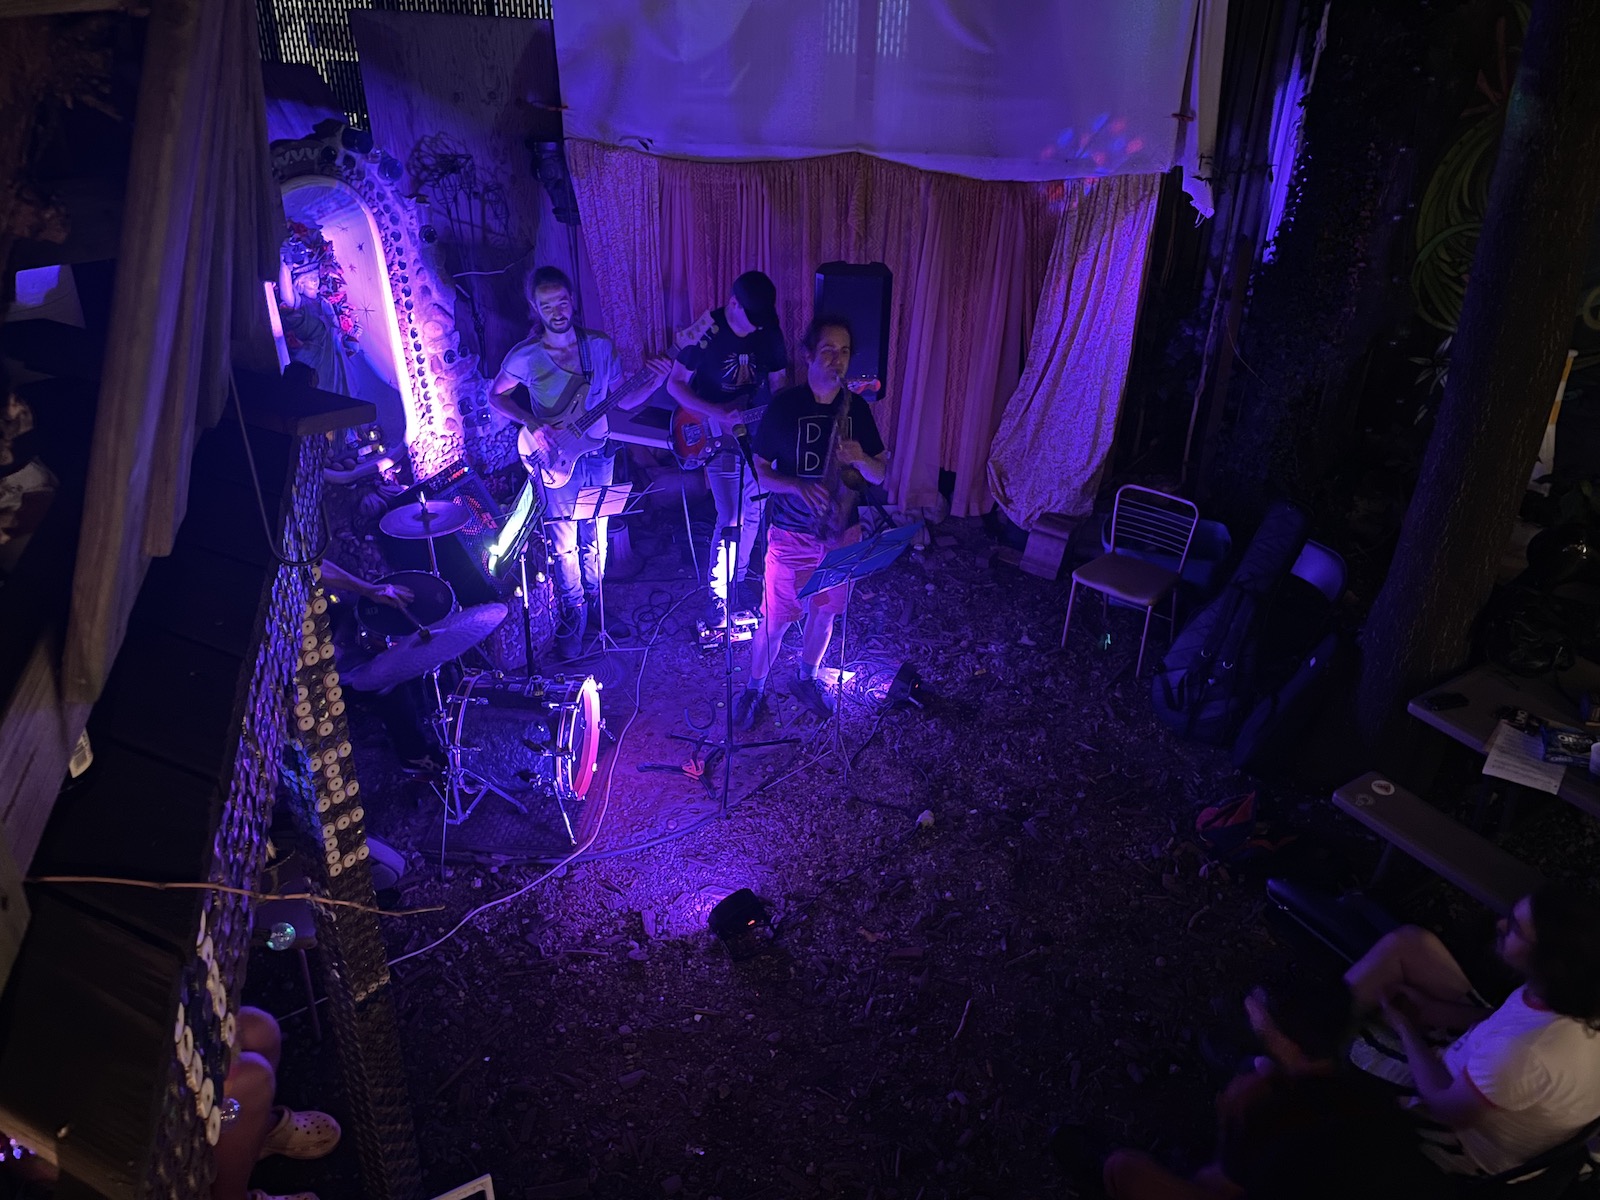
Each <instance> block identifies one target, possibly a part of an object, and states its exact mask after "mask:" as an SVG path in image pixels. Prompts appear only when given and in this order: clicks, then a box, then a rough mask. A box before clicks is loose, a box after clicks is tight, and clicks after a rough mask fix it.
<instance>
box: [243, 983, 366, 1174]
mask: <svg viewBox="0 0 1600 1200" xmlns="http://www.w3.org/2000/svg"><path fill="white" fill-rule="evenodd" d="M282 1045H283V1038H282V1035H281V1034H280V1033H279V1032H278V1022H277V1021H275V1020H274V1019H273V1018H272V1016H271V1015H270V1014H269V1013H266V1012H263V1011H262V1010H261V1009H259V1008H241V1009H240V1010H239V1031H238V1034H237V1035H236V1039H235V1042H234V1060H233V1065H232V1067H231V1068H230V1069H229V1071H228V1079H227V1082H226V1083H225V1084H224V1085H223V1089H222V1094H223V1097H224V1105H225V1106H226V1107H225V1108H224V1110H223V1111H224V1112H227V1111H228V1110H230V1109H233V1115H232V1117H231V1118H229V1119H227V1120H225V1121H224V1122H223V1126H222V1135H221V1136H220V1137H219V1138H218V1139H217V1148H216V1166H217V1174H216V1179H215V1181H214V1182H213V1184H212V1187H211V1196H212V1200H317V1198H316V1196H315V1195H313V1194H312V1193H310V1192H297V1193H295V1194H294V1195H292V1196H286V1197H276V1196H268V1195H267V1194H266V1193H265V1192H262V1191H260V1190H251V1189H250V1172H251V1171H253V1170H254V1169H255V1165H256V1163H257V1162H259V1161H260V1160H261V1159H263V1158H266V1157H268V1156H269V1155H273V1154H282V1155H285V1156H286V1157H289V1158H321V1157H322V1156H323V1155H325V1154H329V1153H331V1152H332V1150H333V1148H334V1147H335V1146H337V1145H338V1144H339V1134H340V1129H339V1123H338V1122H337V1121H335V1120H334V1119H333V1118H332V1117H330V1116H329V1115H328V1114H327V1113H323V1112H310V1111H307V1112H296V1111H295V1110H293V1109H290V1108H284V1107H283V1106H282V1105H277V1104H274V1099H275V1096H274V1093H275V1092H276V1090H277V1080H278V1055H279V1052H280V1050H281V1049H282ZM229 1101H235V1102H237V1105H238V1107H237V1108H236V1109H235V1108H234V1105H233V1104H230V1103H228V1102H229Z"/></svg>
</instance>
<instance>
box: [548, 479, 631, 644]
mask: <svg viewBox="0 0 1600 1200" xmlns="http://www.w3.org/2000/svg"><path fill="white" fill-rule="evenodd" d="M633 498H634V496H633V484H631V483H594V484H584V485H583V486H582V487H580V488H579V489H578V495H577V498H576V499H575V500H574V501H573V502H572V516H570V517H567V518H563V519H564V520H570V521H596V520H599V519H601V518H607V519H609V518H611V517H631V516H633V515H634V514H635V513H637V512H639V511H640V509H639V506H637V505H635V506H634V507H633V508H629V507H628V501H629V500H630V499H633ZM609 532H610V531H609V529H604V530H598V529H597V530H596V531H595V533H596V541H597V545H598V553H599V555H600V579H599V582H598V583H597V584H596V585H595V599H596V601H597V602H598V604H599V608H600V632H599V634H598V635H597V636H596V637H595V643H596V645H598V646H599V647H600V651H601V653H609V652H610V651H611V650H614V649H615V650H622V649H626V647H624V646H620V645H618V644H617V642H616V641H615V640H614V639H613V638H612V637H611V635H610V634H609V633H607V632H606V569H605V558H606V534H607V533H609ZM578 571H579V573H580V575H581V574H582V571H583V562H582V557H581V554H580V558H579V563H578Z"/></svg>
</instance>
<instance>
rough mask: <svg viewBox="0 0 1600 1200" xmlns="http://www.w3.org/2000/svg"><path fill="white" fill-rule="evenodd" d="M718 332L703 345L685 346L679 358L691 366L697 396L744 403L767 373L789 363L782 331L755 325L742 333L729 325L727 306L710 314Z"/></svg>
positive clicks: (691, 386)
mask: <svg viewBox="0 0 1600 1200" xmlns="http://www.w3.org/2000/svg"><path fill="white" fill-rule="evenodd" d="M711 317H712V320H714V321H715V322H716V323H717V331H716V333H714V334H712V335H711V338H710V339H709V340H708V341H707V342H706V344H705V345H704V346H703V347H702V346H700V345H698V344H696V345H693V346H686V347H684V348H683V350H681V351H679V353H678V361H679V362H680V363H682V364H683V365H684V366H686V367H688V368H689V371H690V372H691V374H690V379H689V386H690V388H691V389H692V390H693V391H694V394H695V395H696V396H699V397H700V398H701V399H702V400H709V401H711V402H713V403H716V404H724V405H732V404H743V403H745V402H746V401H747V400H749V399H750V397H751V396H752V395H754V394H755V392H756V389H757V388H759V387H761V386H762V385H763V384H765V383H766V382H767V376H768V375H770V374H772V372H774V371H782V370H784V369H786V368H787V367H788V365H789V354H788V350H787V349H786V348H785V346H784V344H783V335H782V334H781V333H779V332H778V331H777V330H776V329H771V328H768V329H755V330H752V331H751V332H750V334H749V336H747V337H740V336H739V335H738V334H736V333H734V332H733V330H731V329H729V328H728V313H727V310H726V309H722V308H719V309H716V310H715V311H713V312H712V314H711Z"/></svg>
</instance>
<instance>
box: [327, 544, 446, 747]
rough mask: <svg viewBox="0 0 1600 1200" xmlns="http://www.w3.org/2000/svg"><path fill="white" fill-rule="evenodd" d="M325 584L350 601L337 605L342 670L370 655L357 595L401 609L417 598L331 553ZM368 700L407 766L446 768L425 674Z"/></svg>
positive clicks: (335, 621) (336, 632)
mask: <svg viewBox="0 0 1600 1200" xmlns="http://www.w3.org/2000/svg"><path fill="white" fill-rule="evenodd" d="M322 585H323V587H325V588H326V589H327V590H329V591H330V592H333V593H334V594H335V595H336V596H337V597H338V598H339V599H340V600H343V601H344V602H345V603H343V604H339V605H337V606H334V607H333V608H332V612H333V629H334V646H335V648H336V651H337V653H338V661H339V668H340V670H342V671H348V670H349V669H350V668H351V667H353V666H355V665H356V663H357V662H359V661H361V660H362V659H363V658H365V657H367V651H366V648H365V647H363V646H362V645H361V642H360V638H359V636H358V634H357V631H356V628H355V619H354V612H355V602H356V601H357V600H362V599H365V600H370V601H372V602H373V603H374V604H382V605H385V606H387V607H389V608H395V609H399V610H401V611H402V612H403V611H405V608H406V606H407V605H408V604H411V603H412V602H413V601H415V600H416V595H415V594H414V593H413V592H412V590H411V589H410V588H408V587H406V586H404V585H403V584H395V583H373V582H371V581H369V580H366V579H363V578H361V577H360V576H359V575H355V574H352V573H351V572H349V571H347V570H345V569H344V568H343V567H341V566H340V565H339V564H338V563H336V562H334V561H333V560H332V559H331V558H325V559H323V560H322ZM345 614H348V615H345ZM367 699H368V700H370V702H371V704H372V706H373V708H374V710H376V712H377V714H378V718H379V720H381V721H382V722H383V728H384V731H385V732H386V733H387V734H388V735H389V742H390V744H391V745H393V747H394V751H395V754H396V755H397V756H398V757H399V759H400V763H401V765H402V766H404V767H405V768H406V769H407V770H408V771H420V772H426V773H432V772H435V771H438V770H441V769H442V768H443V765H444V753H443V751H442V750H440V749H439V746H438V743H437V741H436V739H435V738H434V735H433V733H432V731H431V730H430V729H429V726H428V721H427V718H426V714H427V713H428V712H429V711H430V706H429V704H428V700H427V696H426V692H425V689H424V687H423V684H422V681H421V680H420V679H413V680H410V681H409V682H407V683H402V684H400V685H399V686H398V687H395V688H393V689H391V690H390V691H388V692H386V693H385V692H379V693H373V694H371V695H370V696H368V697H367Z"/></svg>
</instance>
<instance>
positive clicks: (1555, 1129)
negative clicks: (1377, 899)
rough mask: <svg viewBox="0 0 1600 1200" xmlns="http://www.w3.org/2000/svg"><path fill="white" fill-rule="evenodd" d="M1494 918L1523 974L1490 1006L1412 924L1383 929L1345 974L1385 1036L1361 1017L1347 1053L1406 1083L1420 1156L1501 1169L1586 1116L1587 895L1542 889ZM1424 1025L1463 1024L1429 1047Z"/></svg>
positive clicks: (1593, 1061) (1594, 956) (1599, 1067)
mask: <svg viewBox="0 0 1600 1200" xmlns="http://www.w3.org/2000/svg"><path fill="white" fill-rule="evenodd" d="M1497 928H1498V936H1497V939H1496V949H1497V950H1498V952H1499V955H1500V958H1501V959H1502V960H1503V961H1504V962H1505V964H1506V965H1507V966H1509V967H1510V968H1511V969H1512V970H1513V971H1515V972H1516V973H1517V974H1519V975H1521V976H1522V977H1523V978H1524V979H1525V980H1526V982H1525V983H1523V985H1522V986H1521V987H1519V988H1517V989H1516V990H1515V991H1514V992H1512V993H1511V995H1510V996H1509V997H1508V998H1507V999H1506V1002H1505V1003H1504V1004H1502V1005H1501V1006H1500V1007H1499V1008H1497V1009H1494V1010H1493V1011H1490V1010H1488V1009H1485V1008H1483V1007H1482V1006H1481V1005H1479V1004H1477V1003H1476V1002H1475V1000H1474V997H1473V994H1472V986H1471V984H1470V983H1469V982H1468V981H1467V977H1466V974H1465V972H1463V971H1462V969H1461V967H1460V965H1459V964H1458V963H1457V962H1456V960H1455V959H1454V958H1453V957H1452V956H1451V954H1450V952H1449V951H1448V950H1446V949H1445V947H1444V944H1443V943H1442V942H1440V941H1439V939H1438V938H1436V937H1434V936H1433V934H1431V933H1429V932H1428V931H1426V930H1424V929H1418V928H1415V927H1407V928H1404V929H1398V930H1396V931H1395V932H1393V933H1390V934H1387V935H1385V936H1384V937H1383V938H1382V939H1381V940H1380V941H1379V942H1378V943H1377V944H1376V945H1375V946H1373V948H1372V949H1371V950H1370V951H1368V952H1367V954H1366V955H1365V956H1364V957H1363V958H1362V959H1361V960H1360V961H1359V962H1357V963H1356V964H1355V965H1354V966H1352V967H1351V968H1350V970H1349V971H1348V972H1346V974H1345V981H1346V982H1347V983H1348V984H1349V987H1350V992H1351V995H1352V998H1353V1001H1354V1006H1355V1011H1356V1012H1357V1013H1358V1014H1359V1013H1371V1012H1375V1011H1378V1010H1381V1011H1382V1013H1383V1015H1384V1017H1385V1018H1386V1020H1387V1022H1388V1025H1389V1027H1390V1029H1392V1031H1393V1034H1394V1036H1395V1038H1396V1039H1397V1043H1398V1044H1397V1045H1385V1044H1384V1042H1385V1041H1386V1039H1387V1037H1388V1034H1389V1030H1385V1029H1382V1028H1379V1027H1377V1026H1370V1027H1368V1028H1367V1029H1365V1030H1363V1033H1362V1036H1361V1037H1360V1038H1359V1039H1357V1042H1356V1044H1355V1046H1354V1047H1353V1048H1352V1060H1353V1061H1355V1062H1356V1063H1357V1065H1358V1066H1361V1067H1362V1068H1363V1069H1364V1070H1369V1071H1371V1072H1372V1073H1374V1074H1377V1075H1380V1076H1381V1077H1383V1078H1386V1079H1388V1080H1389V1081H1390V1082H1392V1083H1394V1084H1396V1085H1398V1086H1399V1087H1401V1088H1402V1089H1405V1090H1406V1091H1408V1092H1410V1093H1413V1095H1407V1096H1406V1097H1405V1098H1404V1099H1403V1101H1402V1103H1403V1104H1405V1105H1407V1106H1408V1107H1412V1108H1420V1114H1419V1116H1421V1117H1423V1118H1432V1121H1428V1120H1426V1119H1423V1120H1419V1121H1418V1126H1419V1129H1420V1130H1421V1133H1422V1137H1423V1144H1424V1149H1425V1151H1426V1152H1427V1153H1428V1156H1429V1157H1430V1158H1432V1159H1433V1160H1434V1161H1435V1162H1437V1163H1438V1164H1439V1165H1440V1166H1442V1167H1444V1168H1445V1169H1446V1170H1448V1171H1452V1172H1459V1173H1464V1174H1491V1175H1492V1174H1498V1173H1499V1172H1502V1171H1507V1170H1511V1169H1513V1168H1515V1167H1518V1166H1520V1165H1521V1164H1522V1163H1525V1162H1527V1161H1528V1160H1529V1159H1531V1158H1534V1157H1535V1156H1537V1155H1539V1154H1542V1153H1543V1152H1544V1151H1546V1150H1549V1149H1552V1148H1553V1147H1555V1146H1558V1145H1560V1144H1561V1143H1562V1142H1564V1141H1566V1140H1568V1139H1569V1138H1571V1137H1572V1136H1573V1135H1574V1134H1576V1133H1578V1132H1579V1131H1580V1130H1581V1129H1582V1128H1583V1127H1584V1126H1585V1125H1587V1124H1588V1123H1589V1122H1590V1121H1592V1120H1594V1119H1595V1118H1596V1117H1600V902H1597V901H1596V899H1595V898H1594V897H1592V896H1589V895H1586V894H1584V893H1582V892H1579V891H1577V890H1576V889H1573V888H1569V887H1560V886H1547V887H1544V888H1541V889H1540V890H1538V891H1536V892H1534V893H1533V894H1532V895H1530V896H1525V897H1523V899H1521V900H1519V901H1518V902H1517V904H1516V907H1515V908H1513V909H1512V912H1511V915H1510V916H1509V917H1506V918H1504V919H1503V920H1501V921H1500V922H1499V925H1498V927H1497ZM1432 1029H1444V1030H1452V1031H1454V1030H1465V1032H1464V1033H1462V1034H1461V1036H1460V1037H1458V1038H1457V1039H1456V1040H1455V1041H1453V1042H1449V1043H1448V1044H1444V1045H1440V1044H1437V1043H1436V1041H1435V1040H1434V1039H1431V1038H1430V1037H1429V1033H1428V1031H1429V1030H1432ZM1441 1040H1442V1039H1441ZM1433 1122H1437V1123H1438V1124H1433Z"/></svg>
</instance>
